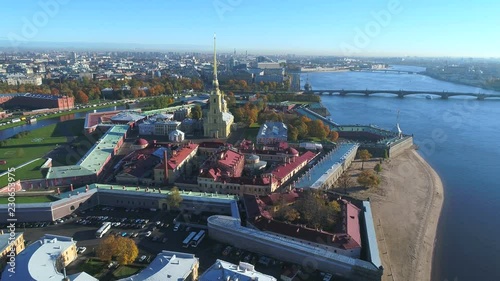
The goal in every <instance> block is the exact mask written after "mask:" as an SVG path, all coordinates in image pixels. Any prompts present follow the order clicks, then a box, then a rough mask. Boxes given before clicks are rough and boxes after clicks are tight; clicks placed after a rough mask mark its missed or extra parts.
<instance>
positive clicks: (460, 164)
mask: <svg viewBox="0 0 500 281" xmlns="http://www.w3.org/2000/svg"><path fill="white" fill-rule="evenodd" d="M403 69H405V68H403ZM409 70H415V68H414V67H413V68H411V69H409ZM307 77H308V79H309V82H310V83H311V85H312V87H313V89H317V90H319V89H326V90H327V89H369V90H371V89H374V90H376V89H388V90H434V91H455V92H471V93H487V94H499V93H498V92H494V91H487V90H483V89H479V88H475V87H469V86H463V85H458V84H453V83H448V82H443V81H439V80H435V79H432V78H430V77H427V76H423V75H418V74H397V73H372V72H330V73H326V72H324V73H309V74H307V75H306V74H303V75H302V77H301V79H302V80H303V83H302V84H301V85H304V83H305V81H306V79H307ZM322 102H323V104H324V105H325V107H327V108H328V110H329V111H330V113H331V114H332V116H331V118H332V119H333V120H334V121H335V122H337V123H340V124H375V125H378V126H380V127H383V128H387V129H391V128H394V127H395V124H396V122H397V115H398V111H399V112H400V119H399V122H400V126H401V129H402V130H403V132H404V133H407V134H414V136H415V142H416V143H417V144H418V145H419V147H420V148H419V153H420V154H421V155H422V156H423V157H424V158H425V159H426V160H427V161H428V162H429V164H431V166H432V167H433V168H434V169H435V170H436V171H437V173H438V174H439V175H440V177H441V179H442V181H443V184H444V188H445V200H444V205H443V211H442V215H441V218H440V220H439V226H438V233H437V240H436V248H435V254H434V261H433V274H432V276H433V278H432V280H436V281H444V280H448V281H475V280H478V281H489V280H491V281H498V280H500V266H499V265H500V238H499V237H498V235H499V234H500V220H499V219H498V213H499V211H498V210H500V145H498V141H499V140H500V121H499V119H498V117H499V116H500V101H499V100H486V101H477V100H476V99H472V98H458V97H452V98H450V99H448V100H441V99H432V100H429V99H426V98H425V97H422V96H420V97H416V96H410V97H408V96H407V97H405V98H402V99H401V98H397V97H394V96H387V97H374V96H371V97H364V96H349V95H348V96H345V97H340V96H322ZM394 211H395V212H404V210H394ZM394 227H401V226H394Z"/></svg>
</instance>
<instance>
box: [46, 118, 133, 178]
mask: <svg viewBox="0 0 500 281" xmlns="http://www.w3.org/2000/svg"><path fill="white" fill-rule="evenodd" d="M128 128H129V126H128V125H115V126H113V127H111V129H109V130H108V131H107V132H106V134H104V136H102V138H101V139H99V140H98V141H97V142H96V143H95V144H94V146H92V148H91V149H90V150H89V151H88V152H87V153H86V154H85V155H84V156H83V157H82V159H80V161H78V163H76V165H70V166H61V167H52V168H50V169H49V171H48V173H47V176H46V178H47V179H57V178H68V177H79V176H88V175H93V174H95V173H97V171H99V169H101V167H102V166H103V164H104V162H106V160H107V159H108V158H109V157H111V156H112V154H113V150H114V148H115V147H116V144H117V143H118V141H119V140H120V139H121V138H122V137H123V136H124V135H125V133H126V132H127V130H128Z"/></svg>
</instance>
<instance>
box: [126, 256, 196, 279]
mask: <svg viewBox="0 0 500 281" xmlns="http://www.w3.org/2000/svg"><path fill="white" fill-rule="evenodd" d="M197 264H198V259H197V258H196V257H195V256H194V254H186V253H179V252H170V251H162V252H161V253H159V254H158V255H157V256H156V258H155V259H154V260H153V262H151V263H150V264H149V266H148V267H146V268H145V269H143V270H142V271H141V272H139V273H137V274H135V275H132V276H130V277H127V278H123V279H120V281H135V280H137V281H139V280H140V281H168V280H175V281H177V280H185V279H187V277H188V276H189V274H191V272H192V271H193V268H195V267H197Z"/></svg>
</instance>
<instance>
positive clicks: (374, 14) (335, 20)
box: [0, 0, 500, 57]
mask: <svg viewBox="0 0 500 281" xmlns="http://www.w3.org/2000/svg"><path fill="white" fill-rule="evenodd" d="M43 3H49V4H52V7H55V8H54V9H55V10H56V11H55V12H52V11H53V10H54V9H52V10H51V9H48V10H47V8H45V9H44V8H43V7H42V6H43ZM54 3H57V4H56V5H54ZM499 11H500V1H496V0H479V1H465V0H454V1H449V0H443V1H429V0H421V1H416V0H413V1H412V0H373V1H369V0H363V1H350V0H326V1H319V0H318V1H293V0H290V1H278V0H267V1H266V0H251V1H250V0H183V1H172V0H162V1H156V0H149V1H147V0H145V1H138V0H134V1H130V0H121V1H118V0H100V1H97V0H85V1H83V0H35V1H31V0H26V1H5V2H3V3H2V9H1V11H0V17H1V18H2V24H1V25H0V40H10V39H12V38H14V39H12V40H14V41H15V42H24V41H27V42H37V41H44V42H75V44H74V45H75V47H78V43H77V42H91V43H120V44H122V45H120V46H124V47H126V46H127V44H145V45H151V44H158V45H182V46H186V47H187V48H193V49H203V50H205V49H206V50H207V51H208V50H209V48H210V45H211V40H212V34H213V33H214V32H216V33H217V38H218V46H219V48H220V49H221V50H222V51H230V50H231V51H232V50H233V48H236V50H237V51H238V52H244V51H246V50H248V51H249V52H252V53H257V52H262V53H295V54H324V55H366V56H371V55H383V56H386V55H395V56H404V55H415V56H466V57H469V56H470V57H500V16H499V14H498V12H499ZM29 25H32V27H34V31H33V29H31V30H30V29H29V27H27V26H29ZM195 46H197V47H195ZM162 47H163V46H162Z"/></svg>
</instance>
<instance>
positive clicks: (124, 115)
mask: <svg viewBox="0 0 500 281" xmlns="http://www.w3.org/2000/svg"><path fill="white" fill-rule="evenodd" d="M144 118H146V116H144V115H142V114H137V113H135V112H132V111H126V112H120V113H118V114H116V115H115V116H113V117H111V121H113V122H137V121H139V120H142V119H144Z"/></svg>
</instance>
